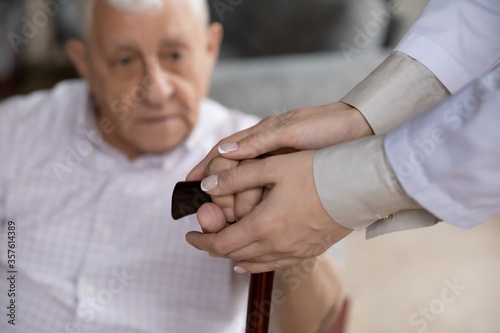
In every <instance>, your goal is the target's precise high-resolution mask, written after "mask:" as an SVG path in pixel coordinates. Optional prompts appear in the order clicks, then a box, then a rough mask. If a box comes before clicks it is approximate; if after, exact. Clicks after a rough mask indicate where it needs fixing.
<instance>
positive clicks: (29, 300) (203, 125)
mask: <svg viewBox="0 0 500 333" xmlns="http://www.w3.org/2000/svg"><path fill="white" fill-rule="evenodd" d="M90 104H91V103H89V98H88V88H87V85H86V83H85V82H84V81H81V80H75V81H66V82H62V83H60V84H59V85H57V86H56V87H55V88H54V89H52V90H51V91H43V92H36V93H33V94H31V95H29V96H26V97H14V98H11V99H9V100H7V101H5V102H3V103H2V104H0V267H1V268H0V269H1V272H2V277H3V276H4V274H7V273H6V272H7V271H9V268H8V267H7V250H8V247H7V235H8V234H7V232H8V228H7V224H8V221H14V222H15V224H16V230H15V231H16V248H15V252H16V259H15V260H16V263H15V269H16V271H17V274H16V283H15V287H16V295H15V302H16V303H15V304H16V322H15V323H16V325H15V326H12V325H10V324H8V319H9V317H6V315H5V314H4V312H5V313H7V311H8V309H6V306H7V305H8V297H7V292H8V289H9V286H10V285H9V281H7V279H6V278H1V279H0V295H1V296H0V308H1V309H3V310H2V311H1V313H0V318H1V320H0V332H26V333H28V332H29V333H32V332H37V333H45V332H46V333H59V332H60V333H63V332H92V333H97V332H134V333H135V332H162V333H163V332H172V333H182V332H187V333H193V332H214V333H221V332H231V333H234V332H242V331H243V322H244V319H245V318H244V310H245V305H246V291H247V285H248V277H245V276H240V275H237V274H235V273H234V272H233V270H232V268H233V263H232V262H230V261H228V260H225V259H215V258H211V257H209V256H208V255H207V254H206V253H205V252H201V251H197V250H196V249H194V248H192V247H191V246H189V245H188V244H187V243H186V241H185V234H186V232H188V231H191V230H199V226H198V223H197V221H196V218H195V217H194V216H191V217H188V218H186V219H183V220H181V221H173V220H172V219H171V217H170V209H171V207H170V201H171V195H172V190H173V187H174V185H175V184H176V182H177V181H180V180H183V179H184V178H185V176H186V175H187V173H188V172H189V170H191V169H192V167H194V165H195V164H196V163H197V162H199V161H200V160H201V159H202V158H203V157H204V156H205V154H206V153H207V152H208V150H209V149H211V148H212V147H213V146H214V145H215V144H216V143H217V142H218V140H220V139H221V138H223V137H225V136H228V135H230V134H232V133H234V132H236V131H238V130H241V129H243V128H246V127H248V126H251V125H253V124H254V123H256V121H257V119H256V118H254V117H252V116H248V115H244V114H242V113H237V112H236V111H230V110H228V109H226V108H225V107H223V106H221V105H220V104H218V103H216V102H214V101H211V100H208V99H206V100H204V101H203V102H202V104H201V107H200V116H199V119H198V123H197V125H196V127H195V129H194V130H193V132H192V133H191V135H190V137H189V138H188V139H187V140H186V141H185V142H184V143H182V144H181V145H180V146H179V147H178V148H176V149H175V150H174V151H172V152H169V153H166V154H163V155H150V156H143V157H140V158H138V159H136V160H134V161H129V160H128V159H127V158H126V157H125V156H124V155H123V154H122V153H120V152H118V151H117V150H115V149H114V148H112V147H110V146H109V145H107V144H106V143H105V142H103V141H102V140H101V139H100V137H99V136H97V135H96V133H98V132H97V130H96V124H95V117H94V115H93V113H92V112H91V107H89V105H90Z"/></svg>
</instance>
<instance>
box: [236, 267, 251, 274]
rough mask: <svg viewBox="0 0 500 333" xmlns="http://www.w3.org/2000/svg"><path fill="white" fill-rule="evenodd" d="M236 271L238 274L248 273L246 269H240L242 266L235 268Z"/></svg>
mask: <svg viewBox="0 0 500 333" xmlns="http://www.w3.org/2000/svg"><path fill="white" fill-rule="evenodd" d="M234 271H235V272H236V273H238V274H246V273H248V271H247V270H246V269H244V268H243V267H240V266H236V267H234Z"/></svg>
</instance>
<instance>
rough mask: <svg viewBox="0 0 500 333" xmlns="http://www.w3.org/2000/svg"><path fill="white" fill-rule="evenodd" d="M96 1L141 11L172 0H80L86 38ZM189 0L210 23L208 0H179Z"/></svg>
mask: <svg viewBox="0 0 500 333" xmlns="http://www.w3.org/2000/svg"><path fill="white" fill-rule="evenodd" d="M96 1H106V3H107V4H108V5H110V6H112V7H113V8H116V9H118V10H123V11H127V12H133V13H140V12H142V11H145V10H149V9H162V8H163V6H164V4H165V1H172V0H80V1H79V3H80V6H81V7H80V8H81V9H82V11H81V12H82V13H83V17H81V24H80V26H81V27H82V28H81V30H82V31H81V37H82V38H86V37H87V36H88V32H89V30H90V27H91V25H92V19H93V9H94V4H95V2H96ZM177 1H187V2H188V3H189V4H190V5H191V7H192V8H193V9H194V10H195V12H196V13H197V14H199V15H200V17H201V18H202V19H203V21H204V23H205V24H209V23H210V10H209V8H208V4H207V1H206V0H177Z"/></svg>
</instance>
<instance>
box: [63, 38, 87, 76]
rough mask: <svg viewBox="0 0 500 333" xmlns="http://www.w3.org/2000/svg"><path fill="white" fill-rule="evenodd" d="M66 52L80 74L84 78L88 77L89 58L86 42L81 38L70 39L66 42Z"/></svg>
mask: <svg viewBox="0 0 500 333" xmlns="http://www.w3.org/2000/svg"><path fill="white" fill-rule="evenodd" d="M66 52H67V53H68V56H69V58H70V60H71V62H72V63H73V65H74V66H75V68H76V70H77V71H78V74H80V76H81V77H82V78H84V79H86V78H88V73H89V59H88V56H87V52H86V50H85V44H84V43H83V42H82V41H81V40H78V39H70V40H68V41H67V42H66Z"/></svg>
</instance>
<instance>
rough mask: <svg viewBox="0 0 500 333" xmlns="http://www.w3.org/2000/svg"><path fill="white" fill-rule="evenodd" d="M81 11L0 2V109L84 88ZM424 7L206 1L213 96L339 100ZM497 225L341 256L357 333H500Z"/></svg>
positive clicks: (416, 1)
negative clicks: (79, 80)
mask: <svg viewBox="0 0 500 333" xmlns="http://www.w3.org/2000/svg"><path fill="white" fill-rule="evenodd" d="M74 2H75V1H74V0H0V99H4V98H7V97H9V96H12V95H15V94H27V93H30V92H32V91H35V90H38V89H48V88H51V87H52V86H53V85H54V84H55V83H57V82H59V81H60V80H63V79H71V78H76V76H77V75H76V72H75V71H74V69H73V68H72V66H71V64H70V63H69V61H68V58H67V56H66V54H65V51H64V42H65V40H67V39H68V38H71V37H75V36H78V33H79V32H78V28H77V26H78V25H77V24H75V22H78V12H77V10H76V7H75V3H74ZM426 3H427V1H425V0H395V1H394V0H390V1H389V0H308V1H303V0H231V1H228V0H209V5H210V9H211V12H212V19H213V20H214V21H218V22H221V23H222V24H223V25H224V28H225V41H224V45H223V49H222V54H221V61H220V62H219V64H218V66H217V69H216V72H215V73H214V76H213V84H212V90H211V93H210V94H211V97H213V98H214V99H216V100H218V101H220V102H222V103H223V104H226V105H228V106H230V107H233V108H237V109H240V110H243V111H246V112H250V113H254V114H257V115H260V116H267V115H271V114H277V113H281V112H285V111H287V110H290V109H293V108H297V107H301V106H311V105H321V104H326V103H329V102H333V101H335V100H338V99H339V98H341V97H342V96H343V95H344V94H345V93H346V92H347V91H349V90H350V89H351V88H353V87H354V86H355V85H356V84H357V83H358V82H359V81H360V80H361V79H363V78H364V77H365V76H366V75H367V74H368V73H370V72H371V71H372V70H373V69H374V68H375V67H376V66H377V65H378V64H379V63H380V62H381V61H382V60H383V59H384V58H385V57H386V56H387V55H388V53H389V52H390V50H391V49H392V48H393V47H394V46H395V45H396V44H397V42H398V41H399V39H400V38H401V37H402V36H403V35H404V33H405V32H406V31H407V30H408V28H409V27H410V26H411V25H412V23H413V22H414V21H415V20H416V19H417V17H418V16H419V15H420V13H421V11H422V10H423V8H424V7H425V5H426ZM498 235H500V219H499V218H497V219H493V220H491V221H489V222H486V223H484V224H482V225H480V226H479V227H476V228H474V229H472V230H460V229H457V228H455V227H452V226H450V225H447V224H444V223H441V224H439V225H438V226H436V227H433V228H426V229H421V230H414V231H406V232H402V233H398V234H392V235H386V236H381V237H379V238H376V239H373V240H370V241H366V240H364V235H363V233H361V232H354V233H353V234H352V235H351V236H349V237H348V238H347V240H346V245H345V246H337V247H335V248H334V252H340V253H338V254H340V257H343V258H344V259H343V260H341V264H342V266H343V268H344V276H345V285H346V289H347V293H348V295H349V297H350V300H351V311H350V317H349V326H348V332H350V333H362V332H384V333H386V332H394V333H405V332H406V333H412V332H436V333H437V332H439V333H443V332H450V333H451V332H453V333H462V332H463V333H465V332H476V333H478V332H481V333H490V332H491V333H493V332H500V316H498V313H499V309H500V283H499V281H500V265H499V263H498V257H499V255H500V242H498Z"/></svg>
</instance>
